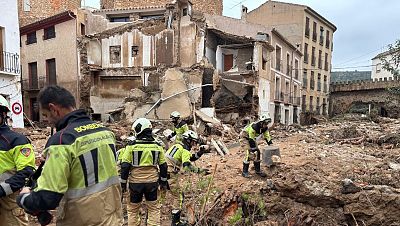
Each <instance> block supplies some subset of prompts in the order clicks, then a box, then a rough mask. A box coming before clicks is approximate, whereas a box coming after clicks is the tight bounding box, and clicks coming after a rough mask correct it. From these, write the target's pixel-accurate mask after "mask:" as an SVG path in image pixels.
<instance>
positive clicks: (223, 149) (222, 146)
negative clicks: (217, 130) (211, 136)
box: [217, 140, 229, 154]
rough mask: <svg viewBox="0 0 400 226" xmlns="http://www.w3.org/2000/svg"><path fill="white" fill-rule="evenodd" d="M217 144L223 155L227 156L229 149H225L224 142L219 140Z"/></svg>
mask: <svg viewBox="0 0 400 226" xmlns="http://www.w3.org/2000/svg"><path fill="white" fill-rule="evenodd" d="M217 144H218V145H219V146H220V147H221V149H222V151H224V152H225V154H229V149H228V148H227V147H226V145H225V143H224V142H222V141H221V140H217Z"/></svg>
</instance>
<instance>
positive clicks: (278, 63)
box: [275, 60, 281, 71]
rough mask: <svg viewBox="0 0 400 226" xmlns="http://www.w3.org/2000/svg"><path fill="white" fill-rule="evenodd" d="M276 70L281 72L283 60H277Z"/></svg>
mask: <svg viewBox="0 0 400 226" xmlns="http://www.w3.org/2000/svg"><path fill="white" fill-rule="evenodd" d="M275 69H276V70H277V71H281V60H276V67H275Z"/></svg>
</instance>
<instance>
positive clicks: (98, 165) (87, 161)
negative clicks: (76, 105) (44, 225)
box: [18, 110, 123, 225]
mask: <svg viewBox="0 0 400 226" xmlns="http://www.w3.org/2000/svg"><path fill="white" fill-rule="evenodd" d="M56 129H57V133H56V134H54V135H53V136H52V137H51V138H50V139H49V140H48V142H47V144H46V149H45V155H46V163H45V164H44V167H43V171H42V174H41V176H40V177H39V178H38V181H37V187H36V188H35V189H34V191H33V192H31V193H27V194H23V195H22V196H20V197H19V199H18V200H19V201H20V204H21V206H23V207H24V209H26V210H27V211H30V212H35V211H38V210H51V209H55V208H56V207H57V206H59V205H60V206H59V209H58V219H57V225H121V224H122V220H123V219H122V218H121V216H122V215H120V214H121V212H122V207H121V186H120V183H119V177H118V173H117V166H116V150H115V136H114V134H113V133H112V132H111V131H110V130H109V129H107V128H106V127H104V126H103V125H101V124H99V123H96V122H93V121H91V120H90V118H89V116H87V115H86V113H85V112H84V111H83V110H76V111H73V112H71V113H69V114H68V115H66V116H65V117H64V118H63V119H62V120H61V121H60V122H58V123H57V125H56ZM62 199H63V201H61V200H62ZM60 201H61V202H60Z"/></svg>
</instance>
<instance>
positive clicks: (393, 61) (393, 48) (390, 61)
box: [380, 39, 400, 76]
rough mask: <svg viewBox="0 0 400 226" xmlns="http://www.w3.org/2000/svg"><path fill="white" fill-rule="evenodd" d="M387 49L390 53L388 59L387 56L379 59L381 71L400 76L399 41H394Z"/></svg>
mask: <svg viewBox="0 0 400 226" xmlns="http://www.w3.org/2000/svg"><path fill="white" fill-rule="evenodd" d="M388 49H389V51H388V52H389V53H390V55H389V57H388V58H387V57H386V56H387V55H383V56H381V57H380V60H381V61H382V65H383V69H385V70H387V71H389V72H390V73H392V74H393V75H394V76H400V70H399V69H400V39H398V40H396V42H395V43H394V44H389V45H388ZM390 56H391V57H390Z"/></svg>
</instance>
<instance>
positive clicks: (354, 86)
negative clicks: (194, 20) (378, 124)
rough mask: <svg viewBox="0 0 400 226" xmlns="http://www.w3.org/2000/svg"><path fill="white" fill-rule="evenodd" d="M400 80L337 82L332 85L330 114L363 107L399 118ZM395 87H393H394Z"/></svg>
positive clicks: (352, 110) (353, 110) (355, 110)
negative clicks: (399, 91) (399, 90)
mask: <svg viewBox="0 0 400 226" xmlns="http://www.w3.org/2000/svg"><path fill="white" fill-rule="evenodd" d="M399 87H400V81H399V80H393V81H382V82H373V81H360V82H352V83H336V84H334V85H331V91H332V92H331V93H330V108H329V109H330V116H335V115H340V114H344V113H351V112H354V113H366V112H358V111H359V110H362V109H368V107H369V106H370V107H371V109H372V110H374V111H377V113H378V114H380V115H382V116H388V117H392V118H398V117H399V116H400V109H399V108H398V106H399V104H400V94H399V93H398V91H396V90H398V89H399ZM392 88H393V89H392Z"/></svg>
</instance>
